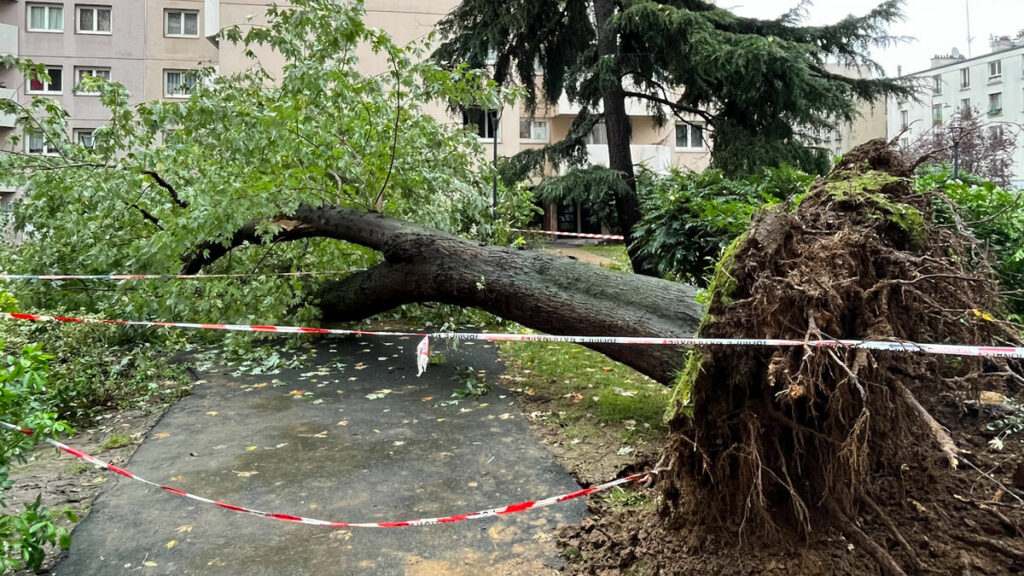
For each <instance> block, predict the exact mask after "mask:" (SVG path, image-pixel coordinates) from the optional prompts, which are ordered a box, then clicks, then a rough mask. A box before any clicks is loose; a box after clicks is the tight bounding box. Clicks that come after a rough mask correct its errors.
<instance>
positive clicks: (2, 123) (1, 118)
mask: <svg viewBox="0 0 1024 576" xmlns="http://www.w3.org/2000/svg"><path fill="white" fill-rule="evenodd" d="M0 100H14V90H13V89H11V88H0ZM0 128H14V114H4V113H3V112H0Z"/></svg>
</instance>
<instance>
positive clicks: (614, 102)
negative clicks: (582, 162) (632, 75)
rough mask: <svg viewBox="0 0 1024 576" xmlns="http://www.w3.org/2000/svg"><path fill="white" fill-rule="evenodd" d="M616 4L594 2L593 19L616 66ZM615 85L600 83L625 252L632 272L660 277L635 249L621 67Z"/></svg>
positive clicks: (635, 203) (636, 214)
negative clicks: (620, 189)
mask: <svg viewBox="0 0 1024 576" xmlns="http://www.w3.org/2000/svg"><path fill="white" fill-rule="evenodd" d="M615 4H616V2H615V0H594V15H595V18H596V24H597V57H598V58H599V59H600V60H610V61H612V62H615V63H617V62H618V57H619V38H618V34H616V33H615V32H614V31H612V30H610V29H609V21H610V20H611V18H612V16H613V15H614V14H615ZM613 68H614V74H615V75H616V78H615V79H614V81H611V79H606V80H607V81H600V80H599V82H600V83H601V100H602V103H603V104H604V122H605V129H606V131H607V133H608V167H609V168H611V169H612V170H616V171H618V172H619V173H621V174H622V180H623V181H624V182H625V184H626V189H627V190H628V191H627V192H624V193H621V194H616V195H615V211H616V212H617V213H618V216H619V227H620V228H621V229H622V235H623V236H624V237H625V240H626V250H627V251H628V253H629V261H630V264H632V266H633V271H634V272H636V273H637V274H643V275H645V276H657V275H658V270H657V267H656V266H654V265H653V263H651V262H650V261H649V259H647V258H645V257H644V256H643V255H642V254H640V252H639V248H638V247H634V246H633V228H634V227H635V226H636V225H637V223H639V222H640V217H641V213H640V200H639V198H638V196H637V192H636V176H635V174H634V173H633V154H632V151H631V150H630V148H629V141H630V137H631V132H632V128H631V126H630V123H629V115H628V114H626V91H625V90H624V89H623V88H622V81H621V80H620V79H619V70H618V68H619V66H618V65H617V64H616V65H614V66H613Z"/></svg>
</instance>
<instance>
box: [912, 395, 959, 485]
mask: <svg viewBox="0 0 1024 576" xmlns="http://www.w3.org/2000/svg"><path fill="white" fill-rule="evenodd" d="M896 390H897V391H898V392H899V394H900V397H902V398H903V401H904V402H906V403H907V405H908V406H910V408H911V409H912V410H913V411H914V413H915V414H917V416H918V417H919V418H921V420H923V421H924V423H925V425H927V426H928V430H929V431H930V432H931V433H932V436H933V437H934V438H935V442H936V443H938V445H939V449H940V450H942V453H943V454H945V455H946V461H947V462H949V467H950V468H952V469H954V470H956V469H957V467H958V466H959V465H960V460H959V456H960V450H959V449H958V448H957V447H956V443H954V442H953V439H952V438H950V437H949V432H947V431H946V429H945V428H943V427H942V425H941V424H939V423H938V422H936V421H935V418H933V417H932V415H931V414H929V413H928V411H927V410H925V409H924V407H923V406H921V403H920V402H918V401H917V398H914V395H913V394H911V393H910V389H909V388H907V387H906V386H904V385H903V384H897V386H896Z"/></svg>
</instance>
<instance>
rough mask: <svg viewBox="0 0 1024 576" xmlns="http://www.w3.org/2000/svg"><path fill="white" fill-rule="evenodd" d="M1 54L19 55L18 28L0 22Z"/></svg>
mask: <svg viewBox="0 0 1024 576" xmlns="http://www.w3.org/2000/svg"><path fill="white" fill-rule="evenodd" d="M0 54H5V55H7V54H10V55H14V56H17V55H18V28H17V26H11V25H10V24H0Z"/></svg>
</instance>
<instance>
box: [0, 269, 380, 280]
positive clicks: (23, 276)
mask: <svg viewBox="0 0 1024 576" xmlns="http://www.w3.org/2000/svg"><path fill="white" fill-rule="evenodd" d="M359 270H362V269H361V268H360V269H359ZM356 271H358V270H355V269H353V270H327V271H323V272H254V273H252V274H0V280H211V279H215V278H253V277H258V276H332V275H340V274H351V273H352V272H356Z"/></svg>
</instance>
